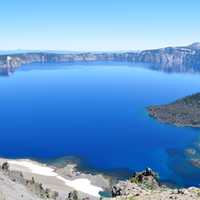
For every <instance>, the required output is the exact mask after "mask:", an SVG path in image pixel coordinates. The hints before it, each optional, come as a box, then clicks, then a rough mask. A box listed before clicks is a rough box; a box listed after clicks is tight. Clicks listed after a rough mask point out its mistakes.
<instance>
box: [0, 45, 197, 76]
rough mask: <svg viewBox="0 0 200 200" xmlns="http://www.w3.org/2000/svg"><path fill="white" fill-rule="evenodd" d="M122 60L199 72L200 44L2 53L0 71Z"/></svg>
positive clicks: (165, 69)
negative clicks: (32, 65)
mask: <svg viewBox="0 0 200 200" xmlns="http://www.w3.org/2000/svg"><path fill="white" fill-rule="evenodd" d="M92 61H121V62H140V63H147V64H150V65H151V67H152V68H154V69H158V70H163V71H168V72H170V71H177V72H178V71H180V72H185V71H200V43H194V44H192V45H189V46H186V47H167V48H163V49H156V50H145V51H141V52H125V53H66V54H57V53H42V52H41V53H25V54H13V55H2V56H0V69H1V71H6V70H8V69H9V70H11V71H12V70H14V69H16V68H17V67H20V66H21V65H23V64H28V63H33V62H92Z"/></svg>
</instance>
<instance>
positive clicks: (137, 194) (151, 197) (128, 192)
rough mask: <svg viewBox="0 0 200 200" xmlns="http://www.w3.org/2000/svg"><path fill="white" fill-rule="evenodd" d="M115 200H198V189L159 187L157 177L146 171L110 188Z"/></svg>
mask: <svg viewBox="0 0 200 200" xmlns="http://www.w3.org/2000/svg"><path fill="white" fill-rule="evenodd" d="M112 196H113V198H114V199H115V200H125V199H126V200H127V199H128V200H171V199H176V200H198V199H200V189H199V188H195V187H191V188H187V189H186V188H182V189H172V188H169V187H167V186H164V185H161V184H160V183H159V181H158V176H157V174H156V173H155V172H153V171H152V170H149V169H146V170H145V171H143V172H140V173H136V174H135V175H134V176H133V177H132V178H131V179H130V180H127V181H120V182H119V183H118V184H117V185H115V186H113V188H112Z"/></svg>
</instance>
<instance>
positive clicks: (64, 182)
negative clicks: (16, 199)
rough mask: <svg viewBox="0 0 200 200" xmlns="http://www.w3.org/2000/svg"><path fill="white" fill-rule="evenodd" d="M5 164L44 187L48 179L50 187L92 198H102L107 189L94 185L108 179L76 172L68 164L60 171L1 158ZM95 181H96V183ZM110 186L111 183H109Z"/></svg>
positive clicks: (27, 161)
mask: <svg viewBox="0 0 200 200" xmlns="http://www.w3.org/2000/svg"><path fill="white" fill-rule="evenodd" d="M4 162H8V164H9V166H10V169H11V171H19V172H22V173H23V174H24V175H25V176H26V177H28V178H31V177H34V178H35V179H36V180H39V181H41V182H42V184H44V185H48V181H47V179H51V181H50V182H51V184H50V185H52V186H53V188H58V190H63V191H65V189H66V191H70V190H71V191H72V190H76V191H78V192H81V193H84V194H86V195H89V196H91V197H94V198H100V197H101V195H100V193H101V192H104V189H105V188H103V187H102V186H100V185H98V184H94V182H95V183H97V182H98V181H99V182H104V181H105V182H106V178H105V177H103V175H100V174H99V175H91V174H84V173H81V172H78V171H76V170H75V168H76V165H75V164H68V165H67V166H66V167H64V168H60V169H59V168H56V167H54V166H49V165H47V164H44V163H40V162H37V161H33V160H30V159H6V158H0V164H2V163H4ZM95 179H96V181H94V180H95ZM108 185H109V183H108V182H107V186H108ZM65 186H66V188H65ZM48 187H49V185H48Z"/></svg>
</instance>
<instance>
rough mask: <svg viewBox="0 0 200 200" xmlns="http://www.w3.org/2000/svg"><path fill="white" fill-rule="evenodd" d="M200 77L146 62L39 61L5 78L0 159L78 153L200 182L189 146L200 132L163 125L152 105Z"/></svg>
mask: <svg viewBox="0 0 200 200" xmlns="http://www.w3.org/2000/svg"><path fill="white" fill-rule="evenodd" d="M199 79H200V75H195V74H167V73H164V72H159V71H152V70H149V69H145V68H144V67H142V66H140V64H132V65H131V64H120V63H93V64H71V65H70V64H32V65H25V66H23V67H22V68H20V69H18V70H17V71H16V72H15V73H14V74H12V75H11V76H9V77H3V76H2V77H0V91H1V96H0V134H1V145H0V156H4V157H18V158H21V157H23V158H24V157H31V158H37V159H50V158H56V157H61V156H68V155H73V156H77V157H81V158H83V159H84V161H85V162H87V163H88V165H89V166H91V167H93V168H95V169H97V170H101V171H104V170H105V171H106V170H108V171H109V170H113V171H115V170H118V169H129V170H142V169H144V168H146V167H147V166H149V167H151V168H153V169H154V170H156V171H157V172H159V174H160V177H161V179H162V180H164V181H170V182H174V183H176V184H181V185H184V186H188V185H198V184H200V169H198V168H195V167H192V166H191V164H190V163H189V162H188V158H187V156H185V154H184V150H185V149H187V148H189V147H194V146H195V143H196V142H197V141H198V140H199V137H200V130H198V129H192V128H178V127H175V126H172V125H166V124H161V123H159V122H158V121H156V120H154V119H152V118H150V117H149V116H148V114H147V111H146V107H147V106H149V105H152V104H162V103H168V102H171V101H174V100H175V99H177V98H180V97H183V96H185V95H189V94H192V93H195V92H199V91H200V81H199Z"/></svg>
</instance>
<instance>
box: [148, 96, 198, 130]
mask: <svg viewBox="0 0 200 200" xmlns="http://www.w3.org/2000/svg"><path fill="white" fill-rule="evenodd" d="M148 112H149V114H150V116H152V117H154V118H156V119H158V120H159V121H161V122H165V123H170V124H175V125H177V126H189V127H200V93H197V94H194V95H191V96H187V97H185V98H182V99H179V100H177V101H175V102H172V103H170V104H167V105H155V106H150V107H148Z"/></svg>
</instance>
